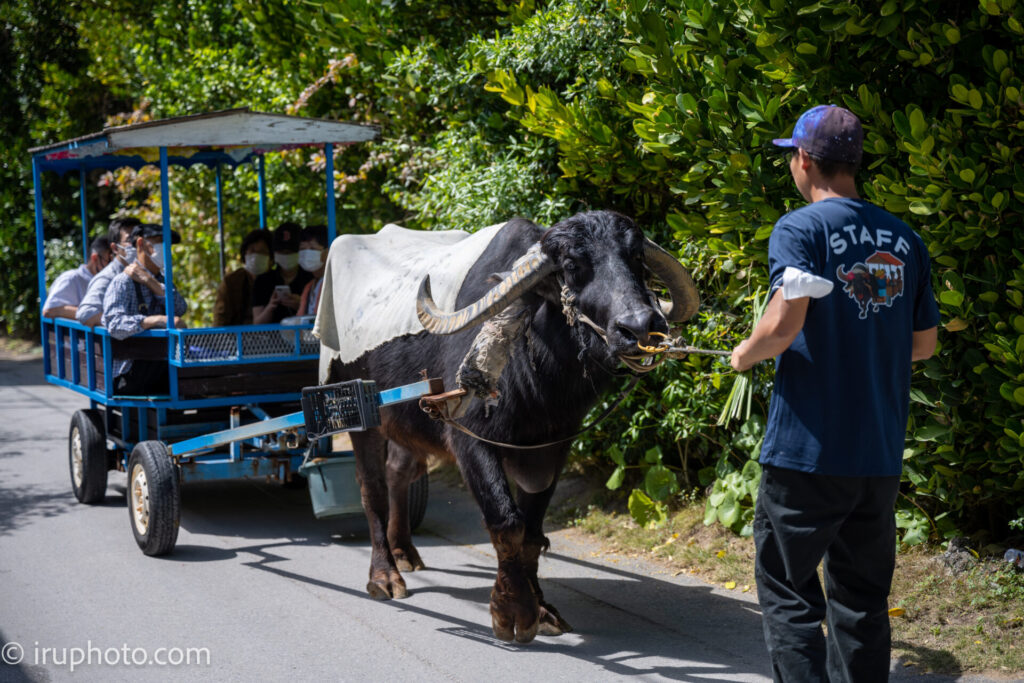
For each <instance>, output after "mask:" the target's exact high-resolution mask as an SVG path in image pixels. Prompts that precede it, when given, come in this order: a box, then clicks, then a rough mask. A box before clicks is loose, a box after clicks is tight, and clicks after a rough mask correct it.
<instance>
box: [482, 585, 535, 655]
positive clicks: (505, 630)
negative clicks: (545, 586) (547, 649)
mask: <svg viewBox="0 0 1024 683" xmlns="http://www.w3.org/2000/svg"><path fill="white" fill-rule="evenodd" d="M526 595H528V596H529V597H528V598H526V602H521V601H519V600H518V599H516V598H514V597H513V596H511V595H509V594H508V593H502V592H499V591H498V589H497V588H495V589H494V590H492V591H491V628H492V629H493V630H494V637H495V638H497V639H498V640H504V641H505V642H509V641H512V640H515V641H516V642H517V643H529V642H530V641H532V640H533V639H534V638H536V637H537V629H538V627H539V626H540V623H539V620H538V617H539V612H538V611H537V603H536V602H535V599H534V598H533V595H532V593H526ZM531 602H532V604H530V603H531Z"/></svg>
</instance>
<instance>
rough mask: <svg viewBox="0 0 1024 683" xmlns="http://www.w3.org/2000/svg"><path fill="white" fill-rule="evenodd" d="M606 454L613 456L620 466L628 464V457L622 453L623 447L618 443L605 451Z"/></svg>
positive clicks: (613, 459)
mask: <svg viewBox="0 0 1024 683" xmlns="http://www.w3.org/2000/svg"><path fill="white" fill-rule="evenodd" d="M605 455H607V456H608V457H609V458H611V460H612V462H614V463H615V464H616V465H618V466H619V467H625V466H626V458H625V457H624V456H623V455H622V449H621V448H619V447H618V445H612V446H611V447H610V448H609V449H608V450H606V451H605Z"/></svg>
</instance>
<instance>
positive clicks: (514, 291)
mask: <svg viewBox="0 0 1024 683" xmlns="http://www.w3.org/2000/svg"><path fill="white" fill-rule="evenodd" d="M645 271H649V272H650V273H651V274H653V275H654V276H656V277H657V278H658V279H660V280H661V281H662V283H663V284H664V285H665V286H666V288H667V289H668V291H669V294H670V296H671V300H670V301H660V302H659V301H658V300H657V299H655V298H654V297H653V296H652V295H651V294H650V292H649V290H648V289H647V286H646V284H645V279H646V275H647V272H645ZM547 278H555V279H557V281H558V283H559V287H558V288H555V291H557V289H561V290H562V298H563V300H565V299H568V300H570V301H571V302H572V303H573V305H574V307H575V309H576V311H578V313H579V314H582V315H581V317H582V318H584V319H586V320H588V322H589V324H590V325H592V326H593V328H595V329H596V330H597V331H596V332H594V334H595V335H599V336H600V337H601V338H602V339H603V341H604V344H600V345H597V344H594V345H589V344H588V346H592V347H593V350H592V353H593V352H597V353H600V354H601V355H606V356H607V357H608V359H609V360H611V359H614V358H618V357H621V356H636V355H638V354H640V353H641V352H640V350H639V347H638V344H643V345H646V346H653V345H657V343H658V341H659V340H658V339H652V335H651V333H652V332H659V333H662V334H664V333H667V332H668V323H671V322H681V321H684V320H687V319H689V318H690V317H691V316H692V315H693V314H694V313H695V312H696V311H697V306H698V303H699V300H698V296H697V291H696V289H695V287H694V285H693V280H692V279H691V278H690V275H689V274H688V273H687V272H686V269H685V268H683V266H682V265H681V264H680V263H679V262H678V261H677V260H676V259H675V258H673V257H672V256H671V255H670V254H669V253H668V252H666V251H665V250H664V249H662V248H661V247H659V246H658V245H656V244H655V243H654V242H651V241H650V240H648V239H646V238H645V237H644V236H643V234H642V233H641V232H640V230H639V228H637V227H636V224H635V223H634V222H633V221H632V220H631V219H629V218H627V217H626V216H623V215H621V214H618V213H614V212H610V211H591V212H587V213H581V214H577V215H575V216H573V217H571V218H569V219H566V220H564V221H562V222H560V223H558V224H557V225H555V226H553V227H552V228H551V229H550V230H548V231H547V232H546V233H545V234H544V237H543V238H542V239H541V240H540V242H539V243H538V244H536V245H534V247H533V248H531V249H530V251H528V252H527V253H526V254H525V255H523V256H522V257H521V258H520V259H519V260H518V261H517V262H516V264H515V265H514V266H513V268H512V271H511V272H510V273H509V274H507V275H506V276H505V277H504V278H503V279H502V280H501V282H499V283H498V284H496V285H495V286H494V287H493V288H492V289H491V290H490V291H489V292H488V293H487V294H486V295H484V296H483V297H482V298H481V299H479V300H478V301H476V302H474V303H473V304H470V305H469V306H467V307H465V308H463V309H461V310H459V311H455V312H454V313H446V312H443V311H441V310H439V309H438V308H437V306H436V304H435V303H434V301H433V298H432V297H431V294H430V282H429V279H428V278H424V280H423V282H422V283H421V285H420V291H419V295H418V297H417V302H416V304H417V305H416V308H417V313H418V315H419V319H420V322H421V323H423V327H424V328H426V329H427V330H428V331H430V332H433V333H435V334H451V333H453V332H458V331H459V330H462V329H465V328H467V327H469V326H471V325H475V324H477V323H479V322H481V321H483V320H485V319H487V318H490V317H492V316H494V315H496V314H497V313H499V312H500V311H501V310H503V309H504V308H505V307H507V306H508V305H509V304H510V303H511V302H512V301H514V300H516V299H517V298H519V297H520V296H522V295H523V294H524V293H526V292H527V291H529V290H531V289H533V288H535V287H537V286H538V285H539V284H540V283H541V282H543V281H544V280H546V279H547ZM545 289H549V290H550V289H551V288H545ZM598 349H600V351H598Z"/></svg>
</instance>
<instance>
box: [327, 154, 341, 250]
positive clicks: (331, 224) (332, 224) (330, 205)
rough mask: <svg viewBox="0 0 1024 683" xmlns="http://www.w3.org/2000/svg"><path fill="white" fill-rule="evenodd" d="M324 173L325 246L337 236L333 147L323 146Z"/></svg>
mask: <svg viewBox="0 0 1024 683" xmlns="http://www.w3.org/2000/svg"><path fill="white" fill-rule="evenodd" d="M324 162H325V165H324V172H325V173H326V174H327V245H328V246H330V245H331V243H332V242H334V238H335V237H336V236H337V234H338V227H337V225H336V217H335V211H334V145H332V144H330V143H328V144H326V145H324Z"/></svg>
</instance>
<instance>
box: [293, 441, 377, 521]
mask: <svg viewBox="0 0 1024 683" xmlns="http://www.w3.org/2000/svg"><path fill="white" fill-rule="evenodd" d="M299 474H301V475H302V476H304V477H306V482H307V483H308V485H309V498H310V500H311V501H312V503H313V514H314V515H316V517H317V519H320V518H322V517H335V516H337V515H351V514H355V513H360V512H362V511H363V502H362V498H361V497H360V494H359V482H357V481H356V459H355V457H354V456H351V455H350V456H346V457H342V458H318V459H316V460H310V461H309V462H306V463H303V465H302V466H301V467H299Z"/></svg>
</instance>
